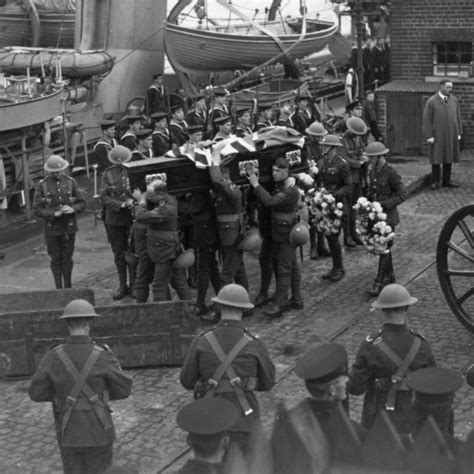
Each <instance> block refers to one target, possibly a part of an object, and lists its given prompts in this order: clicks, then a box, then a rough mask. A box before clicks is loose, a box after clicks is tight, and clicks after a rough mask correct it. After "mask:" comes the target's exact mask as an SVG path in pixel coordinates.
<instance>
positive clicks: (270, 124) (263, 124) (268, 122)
mask: <svg viewBox="0 0 474 474" xmlns="http://www.w3.org/2000/svg"><path fill="white" fill-rule="evenodd" d="M274 126H275V125H274V124H273V122H272V121H271V120H265V119H259V120H258V122H257V124H256V125H255V131H256V132H259V131H260V130H262V128H268V127H274Z"/></svg>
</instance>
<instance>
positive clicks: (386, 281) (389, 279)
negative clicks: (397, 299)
mask: <svg viewBox="0 0 474 474" xmlns="http://www.w3.org/2000/svg"><path fill="white" fill-rule="evenodd" d="M386 255H387V264H386V266H385V268H384V273H383V274H382V287H384V286H387V285H390V284H391V283H395V271H394V269H393V261H392V252H390V250H389V252H388V254H386Z"/></svg>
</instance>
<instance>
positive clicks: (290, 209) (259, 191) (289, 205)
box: [254, 181, 301, 306]
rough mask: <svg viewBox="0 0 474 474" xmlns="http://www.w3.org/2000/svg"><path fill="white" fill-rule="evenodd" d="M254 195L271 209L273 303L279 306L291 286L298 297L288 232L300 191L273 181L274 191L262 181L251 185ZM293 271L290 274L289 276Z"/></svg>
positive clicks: (296, 271) (296, 269)
mask: <svg viewBox="0 0 474 474" xmlns="http://www.w3.org/2000/svg"><path fill="white" fill-rule="evenodd" d="M254 193H255V196H256V197H257V199H258V200H259V201H260V202H261V203H263V204H264V205H265V206H266V207H269V208H270V209H271V239H272V255H273V257H274V261H276V262H277V266H276V280H277V289H276V298H275V304H276V305H277V306H282V305H283V303H284V302H285V301H286V299H287V296H288V289H289V288H290V283H291V288H292V293H293V294H292V298H293V299H294V300H301V294H300V284H301V273H300V269H299V266H298V264H297V260H296V249H295V248H294V247H292V246H291V245H290V242H289V235H290V231H291V229H292V227H293V226H294V225H295V223H296V220H297V211H298V207H299V202H300V192H299V191H298V188H297V187H288V186H286V185H285V181H282V182H279V183H275V186H274V189H273V194H270V193H269V192H268V191H267V190H266V189H265V188H263V187H262V186H261V185H258V186H257V187H256V188H255V189H254ZM292 272H293V278H292Z"/></svg>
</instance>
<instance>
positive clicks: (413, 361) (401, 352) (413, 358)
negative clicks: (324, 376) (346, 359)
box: [348, 283, 436, 434]
mask: <svg viewBox="0 0 474 474" xmlns="http://www.w3.org/2000/svg"><path fill="white" fill-rule="evenodd" d="M417 301H418V300H417V299H416V298H413V297H412V296H410V294H409V293H408V291H407V290H406V289H405V288H404V287H403V286H401V285H397V284H396V283H394V284H392V285H387V286H386V287H385V288H384V289H383V290H382V291H381V292H380V295H379V297H378V299H377V301H376V302H375V303H374V305H373V307H374V308H379V309H382V312H383V321H384V323H383V327H382V329H381V330H379V331H378V332H377V333H375V334H371V335H369V336H367V338H366V339H365V341H364V342H363V343H362V345H361V346H360V348H359V350H358V352H357V355H356V359H355V362H354V365H353V366H352V373H351V378H350V382H349V387H348V390H349V393H350V394H351V395H362V394H363V393H365V397H364V406H363V409H362V425H363V426H364V427H365V428H367V429H370V427H371V426H372V425H373V423H374V421H375V418H376V416H377V414H378V413H379V411H380V410H383V409H386V410H387V413H388V415H389V416H390V418H391V420H392V422H393V423H394V425H395V427H396V428H397V429H398V431H399V433H401V434H407V433H409V432H410V429H411V423H412V417H413V405H412V400H411V394H410V392H409V390H408V389H407V387H406V380H405V377H406V375H407V374H408V373H409V372H412V371H414V370H417V369H421V368H423V367H432V366H434V365H436V364H435V360H434V358H433V355H432V353H431V348H430V345H429V344H428V342H426V341H425V338H424V337H423V336H422V335H421V334H418V333H417V332H415V331H413V330H411V329H408V326H407V311H408V307H409V306H411V305H413V304H415V303H416V302H417Z"/></svg>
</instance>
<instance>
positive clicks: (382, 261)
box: [367, 254, 390, 296]
mask: <svg viewBox="0 0 474 474" xmlns="http://www.w3.org/2000/svg"><path fill="white" fill-rule="evenodd" d="M389 259H390V257H389V254H381V255H379V267H378V270H377V276H376V278H375V280H374V283H373V285H372V287H371V288H370V289H368V290H367V294H368V295H369V296H378V295H379V293H380V292H381V291H382V288H383V287H384V284H383V279H384V276H385V274H386V272H387V265H388V263H389Z"/></svg>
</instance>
